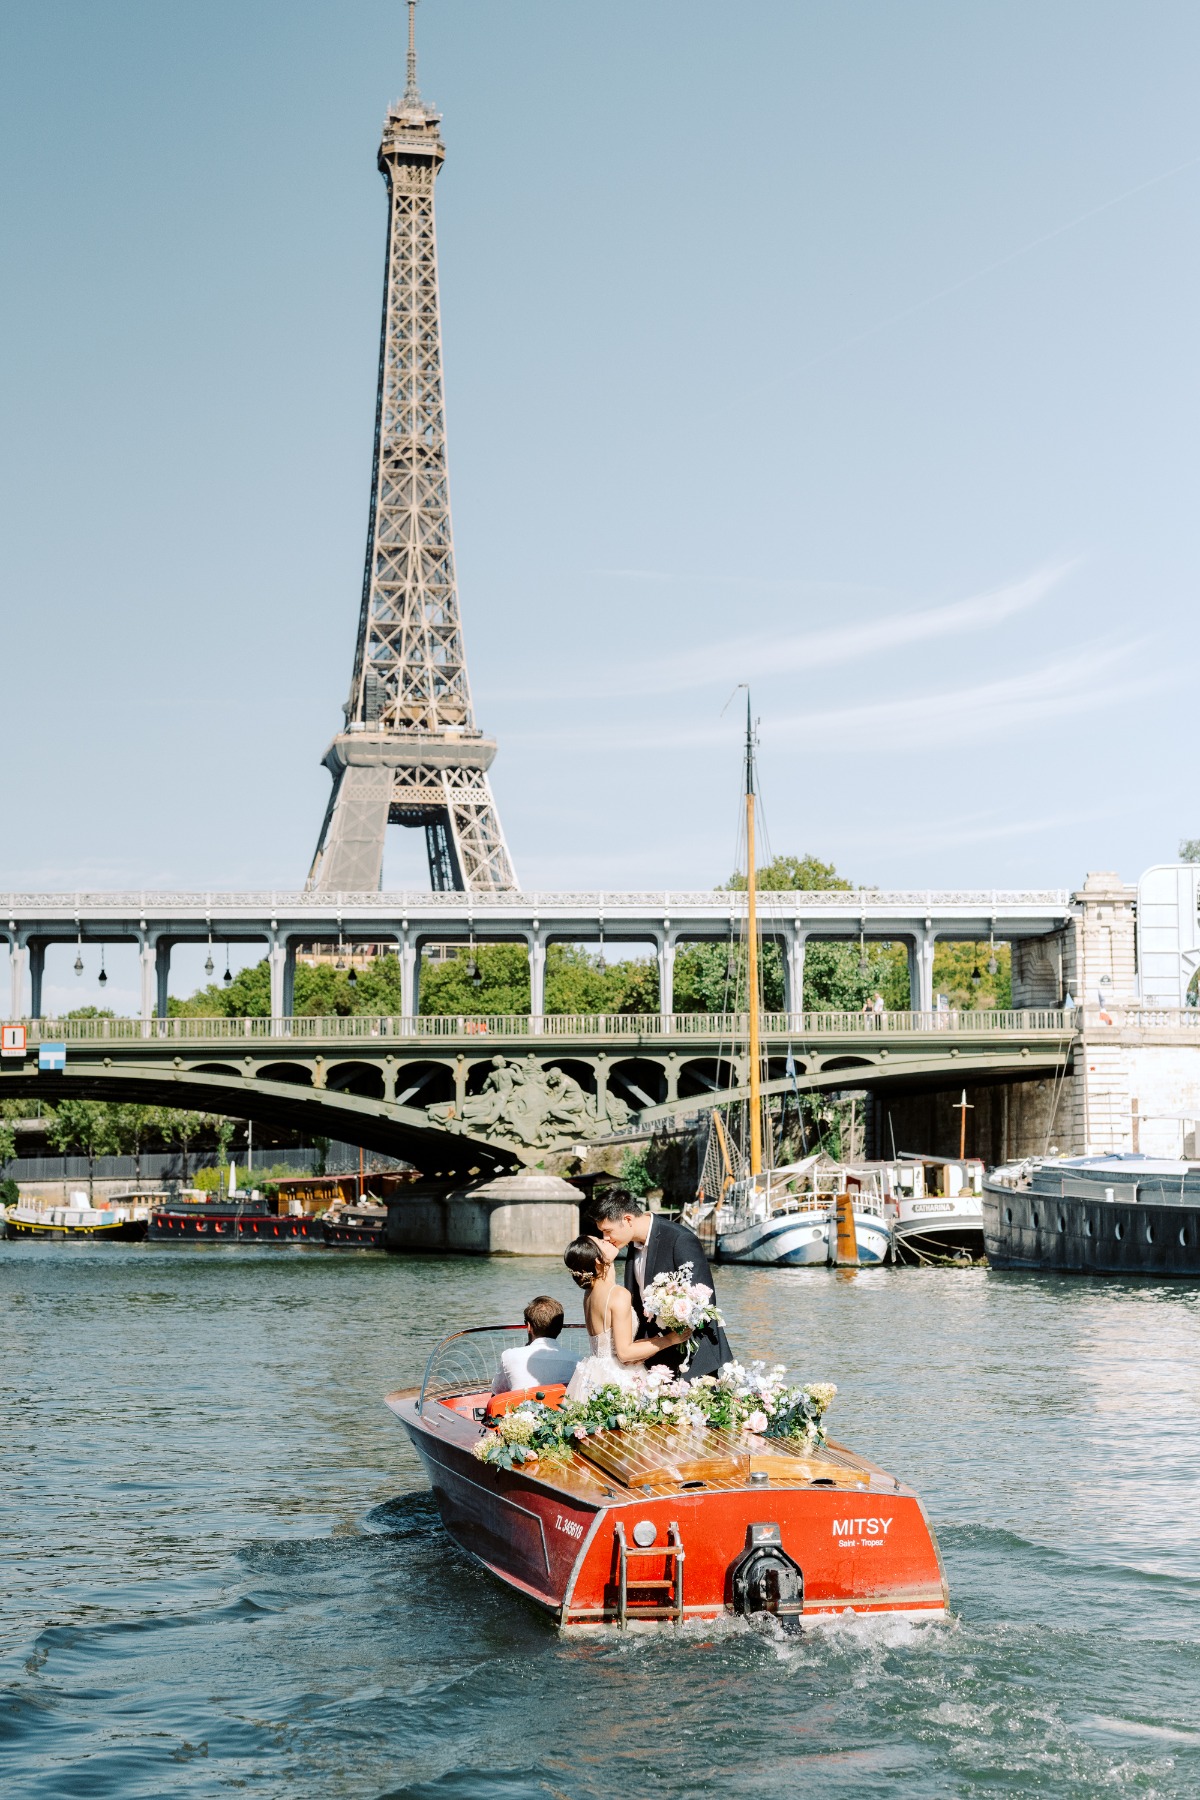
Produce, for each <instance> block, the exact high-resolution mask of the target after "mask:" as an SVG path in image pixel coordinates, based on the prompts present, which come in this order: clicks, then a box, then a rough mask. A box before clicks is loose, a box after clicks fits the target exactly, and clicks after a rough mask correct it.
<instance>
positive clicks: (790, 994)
mask: <svg viewBox="0 0 1200 1800" xmlns="http://www.w3.org/2000/svg"><path fill="white" fill-rule="evenodd" d="M807 942H808V933H807V931H804V930H803V929H802V928H801V925H800V921H799V919H797V921H796V923H795V925H794V926H793V927H792V930H791V933H790V935H789V936H788V937H787V939H786V946H785V948H786V956H785V962H784V971H783V978H784V983H785V986H786V990H787V991H786V993H785V995H784V1002H783V1005H784V1010H785V1012H789V1013H802V1012H803V1011H804V946H805V945H806V943H807Z"/></svg>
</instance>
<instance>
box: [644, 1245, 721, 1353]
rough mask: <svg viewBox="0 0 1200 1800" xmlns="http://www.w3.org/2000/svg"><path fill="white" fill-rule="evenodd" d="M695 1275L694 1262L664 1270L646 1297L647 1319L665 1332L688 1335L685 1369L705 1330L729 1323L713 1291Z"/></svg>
mask: <svg viewBox="0 0 1200 1800" xmlns="http://www.w3.org/2000/svg"><path fill="white" fill-rule="evenodd" d="M691 1273H692V1265H691V1263H681V1264H680V1266H679V1268H678V1269H664V1271H663V1273H662V1274H661V1275H656V1276H655V1277H654V1280H653V1281H650V1282H647V1284H646V1291H645V1293H644V1294H643V1295H642V1306H643V1309H644V1310H645V1313H646V1317H647V1318H649V1319H653V1320H654V1323H655V1324H656V1325H657V1326H659V1327H660V1329H661V1330H663V1331H682V1332H686V1333H687V1336H688V1338H689V1340H690V1341H689V1343H688V1347H687V1354H686V1356H685V1357H684V1359H683V1364H682V1367H683V1368H685V1369H686V1368H687V1366H688V1363H689V1362H690V1361H691V1357H692V1341H694V1340H695V1339H696V1338H697V1337H698V1336H699V1334H700V1333H701V1332H702V1331H703V1330H704V1327H705V1326H706V1325H724V1323H725V1321H724V1319H723V1318H722V1317H721V1314H720V1313H719V1312H718V1310H717V1308H716V1307H715V1306H714V1304H713V1291H712V1289H711V1288H710V1287H706V1286H705V1284H704V1282H702V1281H692V1280H691V1279H690V1277H691Z"/></svg>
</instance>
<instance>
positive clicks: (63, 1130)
mask: <svg viewBox="0 0 1200 1800" xmlns="http://www.w3.org/2000/svg"><path fill="white" fill-rule="evenodd" d="M115 1110H116V1109H115V1108H114V1107H112V1106H109V1105H107V1104H106V1103H105V1102H104V1101H103V1100H60V1101H59V1103H58V1105H57V1106H56V1107H55V1109H54V1117H53V1119H51V1121H50V1127H49V1130H48V1131H47V1133H46V1135H47V1137H48V1138H49V1139H50V1142H51V1143H52V1144H53V1146H54V1148H55V1149H56V1150H57V1151H58V1152H59V1153H60V1155H63V1156H70V1155H72V1154H78V1155H80V1156H86V1157H87V1165H88V1201H89V1204H90V1202H91V1201H92V1199H93V1198H94V1196H95V1192H96V1158H97V1157H98V1156H109V1155H111V1153H112V1152H113V1150H114V1149H115V1148H116V1142H117V1136H116V1128H115V1121H114V1118H113V1114H114V1112H115Z"/></svg>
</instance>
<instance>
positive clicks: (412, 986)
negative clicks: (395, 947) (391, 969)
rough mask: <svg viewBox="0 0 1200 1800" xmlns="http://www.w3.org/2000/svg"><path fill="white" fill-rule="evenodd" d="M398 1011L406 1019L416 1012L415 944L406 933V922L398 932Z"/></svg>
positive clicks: (413, 1016) (414, 1015)
mask: <svg viewBox="0 0 1200 1800" xmlns="http://www.w3.org/2000/svg"><path fill="white" fill-rule="evenodd" d="M400 1011H401V1012H402V1013H403V1015H404V1017H405V1018H406V1019H413V1018H415V1017H416V1013H417V946H416V944H415V943H414V942H413V940H412V939H411V938H410V937H409V935H408V924H407V921H406V922H405V927H404V930H403V931H402V932H401V933H400Z"/></svg>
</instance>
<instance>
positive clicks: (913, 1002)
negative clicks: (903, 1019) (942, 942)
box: [908, 919, 937, 1013]
mask: <svg viewBox="0 0 1200 1800" xmlns="http://www.w3.org/2000/svg"><path fill="white" fill-rule="evenodd" d="M936 943H937V932H936V931H935V930H934V929H933V922H932V920H930V919H926V921H925V929H924V931H920V932H916V933H915V934H914V936H913V940H912V943H911V944H910V945H909V947H908V1003H909V1006H910V1007H911V1008H912V1010H913V1012H923V1013H929V1012H932V1011H933V952H934V946H935V945H936Z"/></svg>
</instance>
